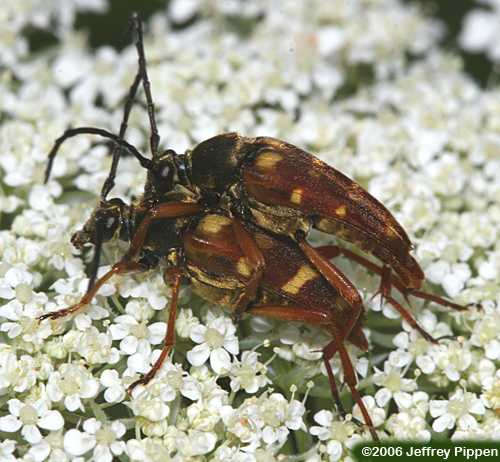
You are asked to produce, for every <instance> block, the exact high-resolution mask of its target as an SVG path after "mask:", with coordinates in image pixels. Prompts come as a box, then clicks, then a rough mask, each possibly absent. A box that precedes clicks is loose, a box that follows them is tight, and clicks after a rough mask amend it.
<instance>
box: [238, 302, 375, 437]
mask: <svg viewBox="0 0 500 462" xmlns="http://www.w3.org/2000/svg"><path fill="white" fill-rule="evenodd" d="M248 313H250V314H252V315H256V316H264V317H268V318H273V319H278V320H282V321H283V320H285V321H297V322H303V323H305V324H313V325H318V326H322V327H325V328H328V326H329V324H330V319H331V318H330V314H329V313H328V312H325V311H321V310H314V309H309V308H304V307H300V306H289V305H262V306H256V307H252V308H250V309H249V310H248ZM328 331H329V332H330V333H331V334H332V335H333V340H332V342H330V343H329V344H328V345H327V346H326V347H325V348H324V349H323V355H324V361H325V366H326V370H327V374H328V379H329V381H330V388H331V390H332V395H333V398H334V400H335V403H336V404H337V405H338V403H339V402H340V397H339V394H338V389H337V385H336V383H335V380H333V381H332V379H331V377H332V378H333V371H332V369H331V366H330V364H329V361H330V359H331V358H332V357H333V355H334V354H335V353H336V352H337V351H338V352H339V353H340V361H341V363H342V369H343V370H344V377H345V381H346V383H347V385H348V386H349V389H350V390H351V394H352V397H353V398H354V401H355V402H356V404H357V405H358V406H359V408H360V410H361V413H362V414H363V418H364V420H365V423H366V425H367V427H368V428H369V430H370V433H371V435H372V438H373V439H374V440H375V441H378V436H377V433H376V432H375V428H374V426H373V422H372V419H371V417H370V414H368V411H367V409H366V406H365V404H364V402H363V400H362V399H361V396H360V394H359V392H358V390H357V389H356V374H355V373H354V368H353V366H352V362H351V360H350V358H349V355H348V354H347V350H346V349H345V347H344V345H343V343H342V341H341V340H340V339H339V335H338V334H337V333H336V332H335V331H334V330H332V329H328ZM340 406H341V405H340Z"/></svg>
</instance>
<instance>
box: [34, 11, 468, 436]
mask: <svg viewBox="0 0 500 462" xmlns="http://www.w3.org/2000/svg"><path fill="white" fill-rule="evenodd" d="M132 25H133V28H134V30H135V33H136V41H135V45H136V48H137V53H138V72H137V74H136V76H135V78H134V81H133V83H132V86H131V88H130V91H129V95H128V98H127V101H126V103H125V108H124V115H123V119H122V123H121V126H120V131H119V134H118V135H114V134H113V133H110V132H108V131H106V130H103V129H100V128H95V127H79V128H73V129H69V130H67V131H66V132H65V133H64V134H63V135H62V136H61V137H60V138H58V139H57V140H56V142H55V144H54V146H53V148H52V150H51V152H50V153H49V160H48V164H47V169H46V174H45V181H48V179H49V177H50V172H51V168H52V164H53V161H54V159H55V156H56V155H57V152H58V150H59V147H60V146H61V144H62V143H63V142H64V141H65V140H66V139H68V138H71V137H74V136H77V135H80V134H94V135H98V136H101V137H104V138H107V139H110V140H112V141H113V142H114V148H113V152H112V165H111V169H110V172H109V175H108V177H107V179H106V181H105V182H104V185H103V188H102V191H101V202H100V204H99V206H98V207H97V208H96V209H95V211H94V213H93V215H92V216H91V218H90V220H89V221H88V222H87V223H86V225H85V226H84V228H83V229H82V231H80V232H78V233H76V234H75V235H74V236H73V238H72V242H73V244H74V245H75V246H77V247H81V246H82V245H84V244H86V243H90V244H93V245H94V246H95V252H94V260H93V263H92V269H91V275H90V279H89V285H88V290H87V293H86V294H85V295H84V297H83V298H82V299H81V301H80V302H79V303H77V304H76V305H74V306H72V307H69V308H66V309H63V310H59V311H56V312H52V313H48V314H46V315H44V316H42V317H41V319H45V318H51V319H57V318H60V317H63V316H65V315H67V314H70V313H73V312H75V311H77V310H78V309H80V308H82V307H83V306H85V305H86V304H88V303H90V301H91V300H92V298H93V297H94V295H95V294H96V293H97V291H98V290H99V288H100V287H101V286H102V284H103V283H104V282H105V281H107V280H108V279H109V278H110V277H111V276H113V275H114V274H121V273H126V272H131V271H144V270H147V269H150V268H154V267H156V266H157V265H158V263H159V261H160V259H162V258H164V257H166V261H167V266H168V268H169V269H168V271H167V274H168V275H169V277H170V279H171V281H172V289H173V290H172V301H171V307H170V315H169V323H168V329H167V336H166V339H165V346H164V349H163V351H162V355H161V356H160V359H159V360H158V361H157V363H156V364H155V365H154V366H153V369H152V370H151V371H150V373H148V374H147V375H146V376H145V377H144V379H142V380H141V381H139V382H142V383H147V382H148V381H149V380H150V379H151V378H152V377H153V376H154V373H155V372H156V371H157V369H158V368H159V367H160V366H161V363H162V361H163V360H164V359H165V357H166V356H167V354H168V351H169V350H170V348H171V346H172V345H173V324H174V321H175V313H176V304H177V300H176V298H177V295H178V290H179V285H180V281H181V278H182V276H183V275H184V276H186V277H188V279H190V280H191V282H192V283H193V286H194V287H195V288H197V289H198V291H200V292H201V293H202V294H203V295H204V296H205V297H206V298H208V299H210V300H214V299H215V300H219V301H223V302H225V304H227V305H229V306H231V307H232V309H233V310H234V316H235V318H236V319H238V318H239V316H240V315H241V314H242V313H243V312H245V310H246V311H248V312H249V313H251V314H259V315H263V316H270V317H274V318H278V319H287V320H294V321H302V322H305V323H310V324H318V325H321V326H323V327H325V326H326V328H327V330H328V331H329V332H330V333H331V334H332V336H333V340H332V343H330V344H329V345H327V346H326V347H325V349H324V350H323V352H324V358H325V364H326V365H327V371H328V375H329V380H330V384H331V388H332V393H333V395H334V397H335V398H336V400H337V402H338V394H337V392H336V386H335V381H334V379H333V374H332V373H331V368H330V366H329V363H328V359H330V358H331V357H332V356H333V355H334V354H335V353H336V352H337V351H338V352H339V354H340V357H341V362H342V365H343V368H344V371H345V375H346V380H347V382H348V385H349V387H350V389H351V392H352V394H353V396H354V398H355V400H356V402H357V403H358V404H359V406H360V408H361V410H362V413H363V416H364V418H365V422H366V423H367V425H368V427H369V428H370V431H371V432H372V435H373V436H374V438H376V434H375V431H374V429H373V425H372V423H371V419H370V417H369V415H368V413H367V411H366V408H365V406H364V405H363V403H362V401H361V400H360V399H359V394H358V392H357V391H356V388H355V377H354V372H353V369H352V364H351V363H350V360H349V358H348V356H347V353H346V350H345V347H344V345H343V342H344V341H351V342H353V343H355V344H356V342H358V343H357V345H358V346H361V347H363V348H366V347H367V344H366V339H364V337H362V331H361V329H360V326H361V324H360V322H361V315H362V313H363V304H362V299H361V296H360V295H359V293H358V291H357V289H356V287H355V286H354V284H353V283H352V282H351V281H350V280H349V279H348V278H347V277H346V276H345V275H344V274H343V273H342V271H341V270H340V269H339V268H338V267H337V266H335V265H334V264H333V263H332V262H331V261H330V260H331V259H332V258H334V257H337V256H339V255H343V256H344V257H346V258H348V259H350V260H353V261H355V262H357V263H359V264H361V265H362V266H364V267H366V268H368V269H369V270H371V271H373V272H375V273H377V274H379V275H380V276H381V282H380V287H379V291H378V292H379V293H380V294H381V295H382V296H383V298H385V299H386V300H387V301H388V302H389V303H390V304H391V305H392V306H393V307H394V308H395V309H396V310H397V311H399V313H400V314H401V315H402V317H403V318H404V319H405V320H406V321H408V322H409V324H410V325H411V326H413V327H414V328H416V329H418V331H419V332H420V333H421V334H422V335H423V336H424V337H425V338H426V339H427V340H429V341H432V342H435V341H436V340H435V339H433V338H432V336H430V335H429V334H428V333H427V332H426V331H425V330H423V329H422V328H421V327H420V326H419V325H418V324H417V322H416V321H415V319H414V318H413V316H412V315H411V313H410V312H409V311H408V310H407V309H406V308H404V307H403V306H402V305H401V304H400V303H399V302H397V300H396V299H394V298H393V297H392V295H391V291H392V288H393V287H394V288H396V289H397V290H398V291H399V292H401V294H402V295H403V296H404V297H405V298H406V299H407V300H408V296H409V295H413V296H415V297H419V298H421V299H424V300H430V301H434V302H436V303H438V304H441V305H443V306H447V307H450V308H453V309H457V310H462V309H465V307H463V306H461V305H457V304H455V303H452V302H450V301H448V300H446V299H443V298H441V297H438V296H436V295H433V294H429V293H426V292H423V291H422V290H420V289H421V286H422V283H423V281H424V274H423V271H422V270H421V268H420V266H419V264H418V263H417V262H416V260H415V259H414V258H413V257H412V256H411V254H410V251H411V249H412V244H411V242H410V240H409V238H408V236H407V234H406V232H405V231H404V229H403V228H402V226H401V225H400V224H399V223H398V222H397V220H396V219H395V218H394V217H393V215H392V214H391V213H390V212H389V211H388V210H387V209H386V208H385V207H384V206H383V205H382V204H381V203H380V202H378V201H377V200H376V199H375V198H374V197H373V196H371V195H370V194H369V193H368V192H367V191H365V190H364V189H363V188H362V187H361V186H360V185H359V184H357V183H356V182H354V181H353V180H351V179H349V178H348V177H346V176H345V175H343V174H342V173H341V172H339V171H337V170H335V169H334V168H333V167H331V166H329V165H327V164H326V163H324V162H322V161H321V160H319V159H318V158H317V157H315V156H313V155H312V154H309V153H307V152H305V151H303V150H301V149H299V148H297V147H295V146H293V145H291V144H289V143H286V142H284V141H281V140H278V139H275V138H270V137H256V138H248V137H244V136H240V135H238V134H237V133H225V134H221V135H217V136H215V137H213V138H210V139H208V140H206V141H203V142H201V143H200V144H198V145H197V146H196V147H195V148H194V149H193V150H192V151H187V152H186V153H185V154H177V153H176V152H174V151H173V150H171V149H168V150H165V151H162V152H161V151H160V150H159V143H160V137H159V134H158V130H157V125H156V119H155V109H154V103H153V99H152V95H151V86H150V82H149V78H148V74H147V68H146V59H145V53H144V47H143V33H142V24H141V21H140V20H139V18H138V16H137V15H133V18H132ZM141 83H142V87H143V90H144V93H145V96H146V101H147V112H148V117H149V122H150V127H151V135H150V149H151V153H152V157H151V159H149V158H147V157H145V156H143V155H142V154H141V153H140V152H139V151H138V150H137V149H136V148H135V147H134V146H132V145H131V144H129V143H128V142H126V141H125V140H124V136H125V132H126V129H127V124H128V118H129V115H130V111H131V109H132V106H133V102H134V99H135V97H136V93H137V91H138V88H139V85H140V84H141ZM123 149H125V150H127V151H129V152H130V153H131V154H132V155H134V156H135V157H136V158H137V159H138V161H139V163H140V164H141V166H142V167H144V168H145V169H147V171H148V175H147V181H146V185H145V188H144V194H143V197H142V198H141V199H140V200H139V201H136V202H135V203H133V204H132V205H130V206H129V205H126V204H125V203H124V202H123V201H121V200H119V199H111V200H108V199H106V198H107V195H108V194H109V192H110V191H111V189H112V187H113V185H114V179H115V176H116V172H117V167H118V162H119V158H120V155H121V152H122V150H123ZM200 223H201V224H203V223H204V224H205V225H206V226H208V225H207V223H211V225H212V227H215V228H214V229H215V231H216V232H214V233H213V236H211V237H210V236H209V237H207V236H205V237H206V242H205V243H206V244H207V245H208V247H203V246H202V247H203V248H201V250H200V249H198V253H196V251H195V249H196V243H198V244H199V243H200V242H198V241H199V240H198V241H197V239H195V238H194V237H193V236H194V235H193V234H192V233H193V229H194V230H196V231H197V232H199V233H201V234H204V233H205V232H206V231H207V229H208V228H210V226H208V228H207V229H204V228H203V225H202V227H201V228H199V227H197V226H199V224H200ZM215 224H217V225H215ZM311 227H314V228H317V229H319V230H321V231H325V232H327V233H330V234H333V235H335V236H336V237H338V238H340V239H342V240H345V241H347V242H350V243H353V244H355V245H356V246H357V247H359V248H360V249H361V250H364V251H367V252H369V253H371V254H372V255H373V256H375V257H376V258H378V259H379V260H380V261H381V262H382V265H381V266H379V265H376V264H374V263H373V262H371V261H370V260H368V259H366V258H365V257H362V256H360V255H357V254H356V253H353V252H352V251H350V250H348V249H345V248H343V247H340V246H333V245H330V246H323V247H320V248H315V247H313V246H312V245H311V244H309V243H308V242H307V240H306V237H307V234H308V232H309V230H310V228H311ZM226 228H228V229H229V228H230V229H231V230H232V231H231V233H232V234H231V233H229V231H227V229H226ZM219 233H222V235H225V236H226V238H227V239H228V241H227V242H226V244H227V245H223V244H222V243H221V242H219V238H218V237H219ZM224 233H225V234H224ZM228 233H229V234H231V236H229V234H228ZM205 234H206V233H205ZM113 237H120V238H122V239H124V240H126V241H128V242H130V247H129V250H128V252H127V254H126V255H125V256H124V258H122V259H121V260H120V261H119V262H118V263H116V264H115V265H114V266H113V267H112V269H111V270H110V271H109V272H108V273H106V274H105V275H104V276H102V277H101V278H99V279H98V280H96V274H97V268H98V264H99V258H100V251H101V246H102V244H103V242H105V241H108V240H110V239H111V238H113ZM198 237H199V236H198ZM259 242H260V244H259ZM263 242H267V245H268V246H270V247H269V248H272V249H274V250H275V251H276V249H277V250H278V251H281V252H282V253H283V257H282V265H283V266H284V267H285V266H287V265H289V266H290V267H292V268H295V269H296V270H297V274H295V275H293V274H292V275H289V276H290V278H291V280H294V279H293V278H296V279H295V281H299V282H300V283H301V284H302V285H304V288H302V285H298V286H297V284H295V286H294V285H293V284H292V285H291V287H292V291H296V293H287V291H286V290H285V289H284V287H287V284H289V283H290V281H281V280H280V279H279V278H278V276H277V275H272V274H271V273H270V272H269V268H268V267H267V266H268V265H270V266H273V264H274V260H273V259H272V258H271V257H270V256H269V252H268V250H269V249H268V248H265V246H264V247H263V244H262V243H263ZM231 245H233V247H234V248H233V249H232V250H231V251H230V250H228V248H229V247H231ZM210 246H212V247H210ZM214 246H215V247H214ZM217 246H218V247H217ZM234 249H239V252H240V254H239V257H238V260H237V261H233V260H231V259H230V258H229V257H228V254H227V253H228V252H229V253H231V252H233V253H232V256H233V257H234V255H235V254H236V253H235V251H234ZM290 249H291V250H290ZM266 252H267V253H266ZM210 255H211V257H209V256H210ZM273 255H274V254H273ZM212 257H215V259H214V258H212ZM221 258H222V259H223V258H229V260H230V261H231V264H228V265H226V268H225V270H223V269H222V268H219V269H218V270H219V279H217V278H216V279H217V280H215V279H210V278H209V277H208V276H207V274H208V273H210V271H208V268H207V267H206V264H207V262H212V264H213V265H214V266H215V267H217V261H219V260H220V259H221ZM273 258H274V257H273ZM217 259H219V260H217ZM240 260H241V261H240ZM238 262H239V263H238ZM270 262H271V263H270ZM298 262H300V264H299V263H298ZM219 263H220V261H219ZM235 268H236V273H238V272H239V273H241V274H240V278H239V279H238V281H239V285H238V284H236V283H235V282H234V280H233V279H234V278H235V274H234V272H235ZM273 268H274V270H275V271H278V267H273ZM245 271H246V273H245ZM301 271H302V273H300V272H301ZM307 275H308V276H307ZM308 277H309V278H308ZM316 280H317V281H321V283H318V282H317V281H316ZM231 281H232V282H231ZM277 281H281V282H280V283H283V285H282V286H279V287H278V286H277V284H278V282H277ZM309 281H313V282H314V283H315V284H316V283H317V284H320V285H321V289H319V288H316V289H312V288H311V287H309V286H308V285H307V283H308V282H309ZM313 282H311V284H312V283H313ZM235 284H236V285H235ZM226 286H227V287H226ZM226 289H227V291H228V293H226V294H225V295H224V290H226ZM237 289H238V290H237ZM221 291H222V292H221ZM322 291H323V292H324V293H326V292H328V291H330V292H329V294H330V297H331V298H330V300H332V301H331V303H330V305H329V308H326V307H324V306H320V305H321V303H320V302H319V301H318V302H317V303H318V304H319V305H315V303H314V300H320V299H321V300H327V298H325V297H324V294H323V296H322V295H321V293H323V292H322ZM325 291H326V292H325ZM221 294H222V295H221ZM270 294H274V295H273V296H274V298H273V297H271V296H270ZM332 294H334V295H332ZM298 295H300V296H301V297H305V299H302V301H298V300H299V298H297V297H298ZM294 296H295V297H294ZM235 297H236V298H235ZM268 300H271V302H268ZM332 326H333V327H332ZM361 337H362V338H363V339H364V340H361ZM134 385H135V384H134Z"/></svg>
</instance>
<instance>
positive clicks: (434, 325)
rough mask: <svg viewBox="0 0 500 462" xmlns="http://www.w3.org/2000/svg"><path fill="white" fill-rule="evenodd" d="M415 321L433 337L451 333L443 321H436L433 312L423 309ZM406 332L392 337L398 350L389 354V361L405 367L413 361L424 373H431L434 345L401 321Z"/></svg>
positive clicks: (394, 364) (432, 369)
mask: <svg viewBox="0 0 500 462" xmlns="http://www.w3.org/2000/svg"><path fill="white" fill-rule="evenodd" d="M417 322H418V323H419V324H420V325H421V326H422V327H423V328H424V329H425V330H426V331H427V332H428V333H429V334H430V335H432V336H433V337H434V338H440V337H443V336H447V335H450V334H451V330H450V327H449V326H448V325H447V324H445V323H444V322H438V319H437V317H436V315H435V314H434V313H432V312H431V311H429V310H424V311H422V313H420V314H419V316H418V317H417ZM403 328H404V329H405V331H406V332H400V333H399V334H397V335H396V336H395V337H394V340H393V343H394V345H396V346H397V347H398V350H396V351H392V352H391V353H390V354H389V362H390V363H391V365H393V366H394V367H399V368H402V367H405V366H407V365H408V364H411V362H412V361H415V362H416V364H417V366H418V367H419V368H420V370H421V371H422V372H423V373H424V374H431V373H432V372H434V370H435V369H436V355H435V351H436V348H437V347H436V346H435V345H433V344H432V343H430V342H428V341H427V340H426V339H424V338H423V337H422V336H421V335H420V334H419V333H418V332H417V331H415V330H414V329H412V328H411V327H410V326H409V325H408V324H407V323H406V322H404V323H403Z"/></svg>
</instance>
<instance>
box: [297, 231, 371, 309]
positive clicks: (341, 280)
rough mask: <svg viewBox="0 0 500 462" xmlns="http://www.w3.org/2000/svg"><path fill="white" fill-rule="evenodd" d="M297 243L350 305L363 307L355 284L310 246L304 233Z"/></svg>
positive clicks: (300, 235)
mask: <svg viewBox="0 0 500 462" xmlns="http://www.w3.org/2000/svg"><path fill="white" fill-rule="evenodd" d="M297 234H298V235H297V236H296V237H297V241H298V244H299V246H300V248H301V249H302V251H303V252H304V254H305V255H306V257H307V259H308V260H309V261H310V263H311V264H312V265H313V266H314V267H315V268H316V269H317V270H318V271H319V272H320V273H321V274H322V276H323V277H324V278H325V279H326V280H327V281H328V282H329V283H330V284H331V285H332V286H333V287H334V288H335V289H336V290H337V291H338V292H339V294H340V296H341V297H342V298H343V299H344V300H345V301H346V302H347V303H349V305H351V306H352V307H355V308H360V307H362V306H363V303H362V299H361V296H360V295H359V292H358V290H357V289H356V287H355V286H354V284H353V283H352V282H351V281H350V280H349V279H348V278H347V276H346V275H345V274H344V273H342V271H340V269H339V268H337V267H336V266H335V265H333V264H332V263H331V262H329V261H328V259H327V258H325V257H324V256H323V255H322V254H321V252H319V251H318V250H316V249H315V248H314V247H313V246H312V245H310V244H309V243H308V242H307V241H306V240H305V237H304V236H303V235H302V233H297Z"/></svg>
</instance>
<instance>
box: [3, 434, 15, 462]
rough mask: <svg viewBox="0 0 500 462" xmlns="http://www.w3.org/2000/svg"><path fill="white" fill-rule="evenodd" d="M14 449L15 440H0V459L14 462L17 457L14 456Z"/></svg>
mask: <svg viewBox="0 0 500 462" xmlns="http://www.w3.org/2000/svg"><path fill="white" fill-rule="evenodd" d="M15 450H16V442H15V441H14V440H9V439H6V440H4V441H0V459H1V460H2V461H5V462H15V461H16V460H17V458H16V457H15V456H14V451H15Z"/></svg>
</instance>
